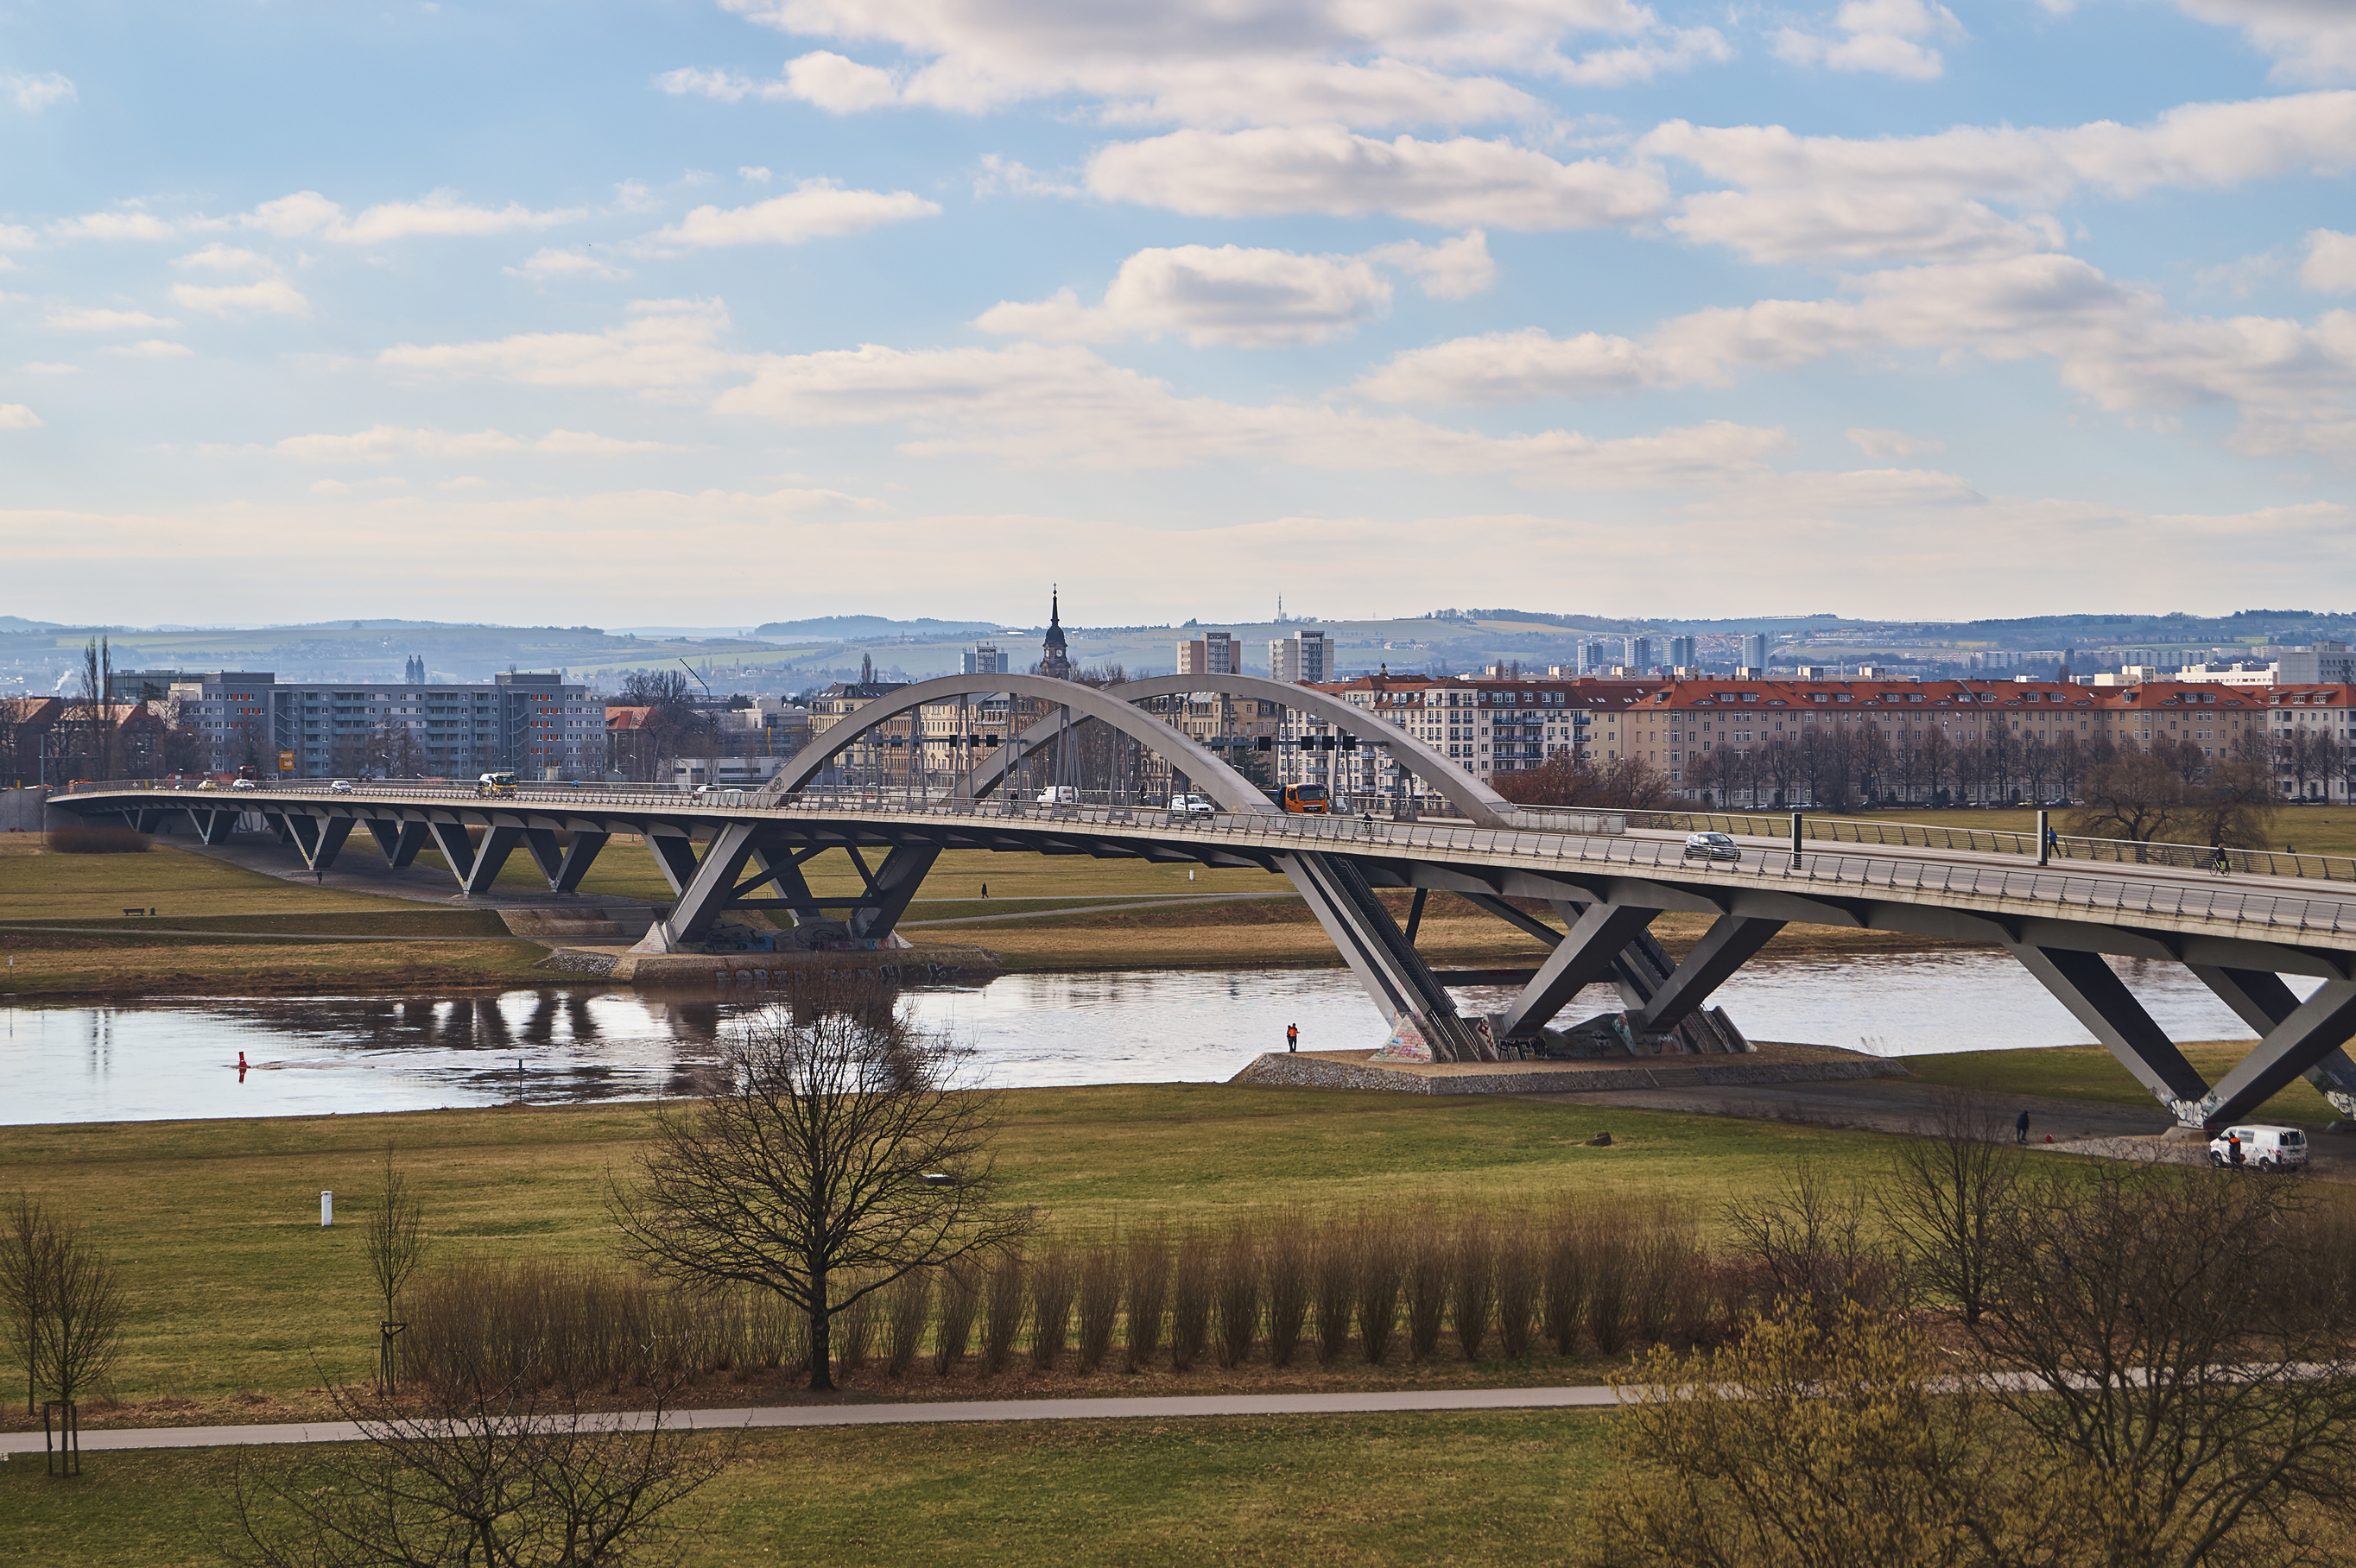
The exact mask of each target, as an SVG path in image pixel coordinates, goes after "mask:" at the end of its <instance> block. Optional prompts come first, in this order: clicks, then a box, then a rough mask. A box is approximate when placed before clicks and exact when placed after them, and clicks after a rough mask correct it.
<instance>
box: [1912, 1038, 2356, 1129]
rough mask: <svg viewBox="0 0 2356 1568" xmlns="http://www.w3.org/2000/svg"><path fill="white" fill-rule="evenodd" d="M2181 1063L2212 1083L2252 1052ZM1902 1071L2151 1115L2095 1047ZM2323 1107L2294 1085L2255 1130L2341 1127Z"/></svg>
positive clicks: (1976, 1056) (2137, 1090)
mask: <svg viewBox="0 0 2356 1568" xmlns="http://www.w3.org/2000/svg"><path fill="white" fill-rule="evenodd" d="M2180 1049H2181V1050H2182V1051H2183V1052H2184V1057H2185V1060H2186V1061H2190V1062H2191V1063H2192V1065H2193V1066H2194V1067H2196V1068H2198V1069H2199V1070H2200V1072H2201V1076H2202V1077H2203V1078H2206V1079H2207V1080H2208V1081H2209V1082H2210V1083H2216V1082H2218V1081H2219V1080H2220V1079H2222V1078H2223V1077H2224V1076H2225V1074H2226V1072H2229V1071H2230V1070H2231V1069H2232V1068H2233V1064H2234V1063H2235V1062H2237V1061H2241V1060H2242V1058H2243V1057H2244V1056H2246V1055H2248V1054H2249V1052H2250V1046H2249V1043H2248V1042H2247V1041H2242V1042H2233V1041H2226V1042H2222V1043H2215V1042H2211V1043H2206V1044H2190V1045H2185V1046H2182V1047H2180ZM1906 1070H1907V1071H1908V1072H1911V1073H1912V1074H1913V1075H1914V1076H1915V1077H1916V1078H1919V1079H1922V1080H1923V1081H1924V1082H1926V1083H1952V1084H1954V1085H1955V1086H1956V1087H1957V1088H1959V1089H1988V1090H1995V1091H1998V1092H2001V1093H2010V1094H2028V1095H2040V1094H2041V1095H2051V1096H2054V1097H2056V1098H2059V1099H2065V1100H2095V1101H2100V1102H2102V1103H2103V1104H2112V1105H2133V1106H2134V1107H2136V1109H2137V1110H2152V1109H2154V1108H2155V1102H2154V1101H2153V1099H2152V1097H2151V1091H2150V1090H2148V1089H2147V1088H2145V1087H2144V1086H2143V1085H2142V1084H2140V1083H2136V1081H2135V1078H2134V1076H2133V1075H2132V1074H2130V1073H2129V1072H2127V1070H2126V1068H2124V1067H2122V1066H2120V1065H2119V1061H2118V1058H2116V1057H2115V1056H2113V1055H2112V1054H2111V1053H2110V1052H2109V1051H2105V1050H2104V1049H2103V1048H2102V1047H2101V1046H2099V1045H2065V1046H2057V1047H2054V1048H2052V1049H2051V1050H2043V1051H1961V1052H1957V1053H1955V1054H1953V1055H1944V1056H1910V1057H1908V1058H1907V1059H1906ZM2339 1115H2340V1113H2338V1112H2337V1111H2335V1110H2333V1109H2332V1108H2331V1104H2330V1102H2329V1101H2328V1100H2326V1099H2325V1098H2324V1097H2323V1096H2322V1094H2320V1093H2318V1092H2317V1090H2316V1088H2315V1086H2314V1085H2313V1084H2311V1083H2308V1082H2307V1081H2306V1080H2305V1079H2303V1078H2302V1079H2299V1080H2298V1081H2297V1082H2296V1083H2292V1084H2291V1086H2290V1087H2289V1088H2287V1089H2285V1090H2284V1091H2283V1092H2282V1093H2279V1094H2276V1096H2275V1097H2274V1098H2273V1099H2271V1100H2269V1101H2267V1102H2266V1103H2265V1104H2264V1105H2261V1106H2259V1107H2258V1109H2257V1110H2255V1111H2254V1112H2253V1113H2251V1115H2250V1120H2252V1121H2254V1122H2287V1123H2289V1124H2291V1125H2294V1126H2308V1127H2320V1126H2326V1125H2329V1124H2330V1123H2332V1122H2334V1121H2336V1120H2338V1119H2339Z"/></svg>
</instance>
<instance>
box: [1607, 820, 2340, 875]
mask: <svg viewBox="0 0 2356 1568" xmlns="http://www.w3.org/2000/svg"><path fill="white" fill-rule="evenodd" d="M1632 822H1633V826H1635V827H1654V828H1666V829H1668V830H1670V831H1672V832H1684V833H1703V832H1718V833H1732V834H1739V835H1741V836H1743V837H1764V838H1782V839H1788V838H1789V837H1791V836H1792V814H1791V813H1789V812H1782V813H1777V814H1773V815H1763V814H1759V813H1744V812H1731V813H1730V812H1698V811H1654V812H1644V813H1640V814H1636V815H1635V816H1633V818H1632ZM1800 831H1801V835H1802V837H1804V839H1805V840H1806V841H1807V842H1809V843H1812V844H1889V845H1897V846H1902V847H1907V848H1917V849H1962V850H1967V851H1971V852H1973V853H1976V854H1982V855H2027V856H2030V857H2034V856H2035V855H2036V853H2037V835H2036V834H2034V833H2015V832H2011V831H2009V830H2006V829H1998V828H1987V827H1939V826H1936V825H1933V824H1930V823H1922V822H1885V821H1881V820H1879V819H1877V818H1872V817H1847V816H1808V815H1806V814H1805V813H1802V814H1801V816H1800ZM2053 858H2054V859H2064V860H2093V861H2103V862H2110V863H2113V864H2116V865H2122V866H2172V867H2174V868H2176V869H2179V870H2187V871H2211V870H2214V869H2216V859H2217V856H2216V851H2214V850H2213V849H2211V848H2210V847H2209V846H2208V845H2206V844H2176V843H2169V842H2166V841H2147V840H2138V839H2133V838H2085V837H2076V836H2074V835H2071V834H2066V833H2064V834H2057V835H2055V836H2054V839H2053ZM2225 867H2226V869H2227V870H2229V871H2232V872H2236V873H2239V874H2240V875H2243V876H2251V877H2305V878H2311V879H2314V880H2320V881H2327V882H2356V859H2349V858H2347V857H2346V856H2341V855H2300V854H2296V853H2294V852H2292V851H2290V850H2287V849H2285V850H2280V851H2276V850H2272V849H2232V848H2229V849H2227V850H2226V851H2225Z"/></svg>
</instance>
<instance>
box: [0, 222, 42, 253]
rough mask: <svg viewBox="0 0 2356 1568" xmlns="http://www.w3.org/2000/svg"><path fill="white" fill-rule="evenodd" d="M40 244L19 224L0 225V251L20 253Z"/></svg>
mask: <svg viewBox="0 0 2356 1568" xmlns="http://www.w3.org/2000/svg"><path fill="white" fill-rule="evenodd" d="M38 243H40V241H39V240H38V239H37V237H36V236H35V235H34V233H33V231H32V230H31V229H27V228H26V227H25V226H24V225H23V224H21V223H0V251H22V250H26V249H28V248H29V247H31V246H34V245H37V244H38Z"/></svg>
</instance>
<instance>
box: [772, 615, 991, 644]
mask: <svg viewBox="0 0 2356 1568" xmlns="http://www.w3.org/2000/svg"><path fill="white" fill-rule="evenodd" d="M996 630H998V623H997V622H995V621H935V620H929V619H921V620H915V621H894V620H892V619H891V618H889V617H888V616H883V615H819V616H817V617H815V618H813V619H811V620H808V621H771V622H769V623H768V624H766V625H762V626H755V628H754V629H753V635H755V636H756V637H769V638H773V639H778V640H782V641H786V642H796V643H798V642H813V641H815V642H826V643H850V642H865V641H867V640H869V639H870V638H873V637H967V636H982V635H989V634H990V633H991V632H994V631H996Z"/></svg>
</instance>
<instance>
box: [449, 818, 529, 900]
mask: <svg viewBox="0 0 2356 1568" xmlns="http://www.w3.org/2000/svg"><path fill="white" fill-rule="evenodd" d="M522 842H523V829H522V828H520V827H502V826H500V825H498V824H493V825H492V826H491V827H486V828H484V829H483V841H482V843H480V844H479V845H477V846H476V848H475V861H474V864H473V865H471V866H468V867H467V868H466V875H465V876H464V877H462V878H460V879H459V880H458V886H459V888H460V890H461V891H465V892H466V893H469V894H473V893H487V892H489V891H491V884H492V883H493V882H496V881H498V880H499V872H500V870H501V869H503V868H504V867H505V866H506V865H507V863H508V857H509V856H510V855H512V854H514V853H515V851H516V846H517V845H519V844H520V843H522Z"/></svg>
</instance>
